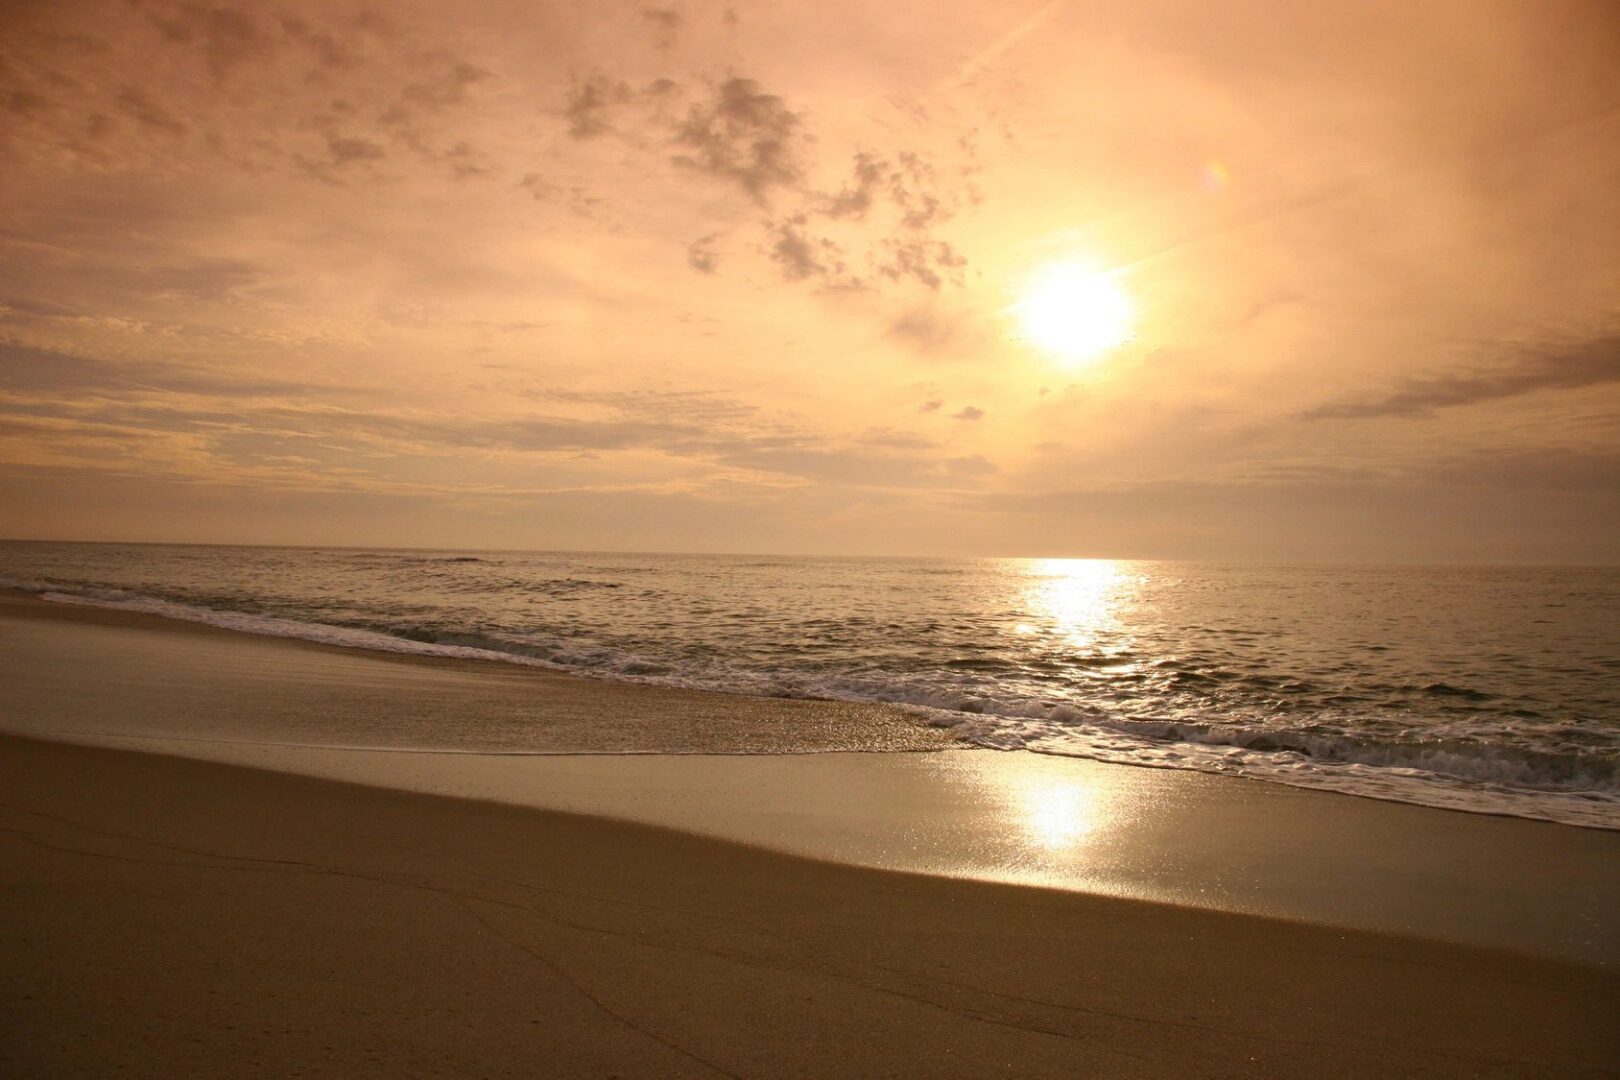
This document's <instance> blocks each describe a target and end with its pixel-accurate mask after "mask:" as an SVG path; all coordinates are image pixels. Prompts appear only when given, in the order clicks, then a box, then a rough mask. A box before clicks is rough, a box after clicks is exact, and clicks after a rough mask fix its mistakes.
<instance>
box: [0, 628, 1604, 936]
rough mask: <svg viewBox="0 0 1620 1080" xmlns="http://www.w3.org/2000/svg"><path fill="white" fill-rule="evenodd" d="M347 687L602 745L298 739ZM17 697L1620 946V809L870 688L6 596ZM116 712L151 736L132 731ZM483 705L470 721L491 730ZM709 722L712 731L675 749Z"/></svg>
mask: <svg viewBox="0 0 1620 1080" xmlns="http://www.w3.org/2000/svg"><path fill="white" fill-rule="evenodd" d="M177 702H185V708H183V709H181V708H177V707H176V703H177ZM773 710H780V711H773ZM334 711H336V712H339V713H341V714H342V715H343V717H344V722H345V723H346V724H348V725H351V726H354V725H359V726H362V727H364V726H365V725H368V724H374V725H376V726H377V727H376V729H377V730H382V731H387V732H388V733H389V734H390V736H397V735H399V734H400V733H401V732H405V733H409V732H410V731H414V730H427V731H430V732H431V731H433V730H434V725H440V726H442V725H443V724H444V723H445V718H446V717H454V716H460V717H461V718H462V719H463V720H466V719H467V718H469V717H470V718H471V719H472V720H476V721H478V723H479V724H480V725H481V724H483V722H484V721H485V720H487V719H490V718H493V719H492V720H491V723H494V724H495V725H496V730H497V731H498V730H499V725H501V724H505V723H508V722H509V723H511V724H513V725H517V726H518V727H519V728H521V733H522V734H523V737H524V739H525V740H526V743H525V744H527V741H528V740H532V739H533V738H535V737H537V736H536V730H537V726H538V727H541V728H545V729H547V730H550V729H551V728H553V727H556V728H558V729H559V732H560V734H559V738H562V739H563V740H564V742H563V744H564V745H567V746H570V747H573V746H575V745H576V744H575V743H574V742H573V740H577V739H580V738H589V739H593V740H595V743H594V745H595V746H596V748H597V749H598V750H600V751H602V752H600V753H592V752H590V751H589V750H587V751H586V752H577V751H575V752H570V753H566V754H560V755H555V756H552V755H532V754H527V753H525V754H515V755H502V754H500V753H499V752H495V753H490V752H487V751H486V750H485V749H484V748H483V747H482V746H480V748H479V749H478V750H476V751H474V752H462V753H453V752H443V751H442V749H435V748H434V747H431V746H421V747H416V748H414V749H412V751H411V752H410V753H403V754H402V753H399V752H397V751H395V750H392V749H385V750H359V749H352V748H337V747H333V746H331V745H330V743H328V744H326V745H321V744H320V740H319V739H316V740H314V742H313V743H312V744H311V745H306V746H301V747H300V746H289V745H286V744H287V743H288V742H289V740H290V739H291V738H292V737H293V735H292V734H291V733H292V732H293V731H295V730H306V731H310V732H314V733H316V734H317V735H318V734H319V733H320V732H321V731H323V730H325V729H323V728H321V727H320V726H319V725H320V724H321V723H324V722H325V721H326V720H327V718H328V715H329V714H330V713H332V712H334ZM0 717H4V718H6V721H5V723H4V724H3V726H4V727H5V728H6V729H8V730H10V731H12V732H14V733H16V734H19V735H24V736H27V735H33V736H35V737H46V738H52V737H54V738H57V739H62V738H64V737H66V736H64V734H63V733H64V731H65V730H74V729H78V730H81V731H82V730H86V729H100V730H101V734H99V735H96V736H93V737H88V738H86V737H80V738H79V739H78V740H77V741H79V742H85V741H88V742H92V743H95V744H98V745H104V746H123V747H126V748H130V747H133V748H137V749H141V750H145V751H148V752H150V751H154V750H156V751H159V752H164V753H168V754H174V755H179V756H182V757H187V758H192V759H198V760H209V761H214V762H217V763H222V764H235V765H246V766H252V767H257V768H265V769H271V770H279V771H282V772H289V773H299V774H304V775H309V776H317V777H326V778H329V779H335V780H346V781H353V782H360V783H364V784H368V785H372V786H376V787H380V788H391V789H397V790H402V791H414V792H418V793H421V794H428V795H448V796H454V797H461V798H475V799H487V800H493V801H497V802H504V803H510V804H516V805H522V806H528V807H531V808H536V809H541V810H548V809H549V810H565V811H571V812H575V813H582V814H586V815H590V816H595V817H599V818H606V819H615V820H621V821H632V822H639V823H642V824H650V825H655V826H664V827H671V828H676V829H680V830H683V831H685V832H688V833H693V834H700V835H706V836H710V837H716V838H720V839H723V840H731V841H736V842H742V843H746V844H750V845H753V846H756V847H760V848H763V849H768V850H772V851H777V852H786V853H789V854H796V855H802V856H809V857H813V858H820V859H825V860H829V861H834V862H842V863H845V864H849V865H854V866H864V867H872V868H877V869H888V870H900V871H908V872H916V873H925V874H932V875H935V876H941V877H948V878H963V879H974V880H979V881H992V882H1002V883H1020V884H1033V885H1039V886H1045V887H1054V888H1060V889H1066V890H1070V891H1075V892H1086V893H1094V894H1099V895H1110V896H1116V897H1130V898H1137V899H1146V900H1154V901H1160V902H1168V903H1176V904H1183V905H1191V906H1196V907H1201V908H1206V909H1212V910H1220V911H1229V912H1249V913H1258V914H1264V915H1270V916H1277V917H1283V918H1292V919H1298V920H1302V921H1305V922H1310V923H1315V924H1318V925H1324V926H1341V927H1357V928H1361V929H1366V930H1372V931H1382V932H1394V933H1406V934H1410V935H1414V936H1416V937H1421V938H1427V939H1431V940H1447V941H1454V942H1461V943H1466V944H1474V945H1480V946H1488V947H1492V948H1497V949H1508V950H1514V951H1518V952H1523V953H1527V954H1534V955H1542V956H1548V957H1555V958H1559V959H1564V960H1569V961H1574V962H1582V963H1588V964H1597V965H1607V966H1620V920H1617V919H1616V918H1615V917H1614V915H1613V912H1614V911H1620V833H1614V832H1606V831H1601V830H1593V829H1582V828H1575V827H1571V826H1564V825H1556V824H1550V823H1546V822H1537V821H1531V820H1527V819H1522V818H1513V817H1494V816H1486V815H1478V814H1470V813H1462V812H1457V811H1449V810H1438V809H1431V808H1426V807H1422V806H1416V805H1412V804H1408V803H1398V802H1389V801H1381V800H1374V799H1366V798H1360V797H1355V796H1350V795H1342V794H1336V793H1329V792H1321V791H1311V790H1309V789H1305V788H1297V787H1290V786H1286V785H1280V784H1271V783H1265V782H1261V781H1250V782H1248V783H1235V782H1234V781H1235V780H1237V779H1241V778H1236V777H1228V776H1218V775H1211V774H1207V773H1201V772H1193V771H1181V770H1169V769H1150V768H1132V767H1129V766H1125V765H1117V764H1105V763H1099V762H1093V761H1087V760H1084V759H1075V758H1065V757H1060V756H1048V755H1038V754H1002V753H993V752H990V751H987V750H981V749H968V748H954V749H953V748H951V747H952V744H951V742H950V740H949V739H948V737H945V736H943V735H942V734H941V733H939V732H937V731H934V730H932V729H926V728H921V727H920V725H917V724H915V722H914V721H911V720H910V719H909V718H908V717H906V718H900V723H899V724H897V723H896V720H897V717H896V716H895V715H894V714H892V713H889V712H886V711H885V710H883V709H881V708H880V707H857V708H847V707H845V705H844V704H843V703H827V702H816V701H785V700H781V699H765V698H748V697H742V696H737V695H724V694H712V693H707V692H701V691H673V690H668V689H665V688H660V687H646V686H637V685H632V684H623V683H612V682H607V681H598V680H589V679H581V678H577V677H574V676H571V675H566V674H554V673H550V672H545V671H539V670H533V669H519V668H513V667H510V666H506V665H499V664H489V663H485V662H482V661H465V660H441V659H433V658H427V659H418V658H411V657H401V656H398V655H394V654H366V653H363V652H360V651H357V650H353V649H347V648H336V647H332V646H323V645H319V644H314V643H309V642H304V641H298V640H292V639H280V638H261V637H255V636H250V635H244V634H238V633H234V632H231V631H225V630H219V629H215V628H212V627H206V626H200V625H197V624H189V623H183V622H176V621H173V620H167V619H163V618H160V617H157V616H150V615H144V614H140V613H125V612H117V611H112V612H108V611H105V610H103V609H98V608H91V607H78V606H70V605H57V604H50V603H47V602H45V601H42V600H38V599H35V598H26V599H16V600H13V601H11V602H9V603H8V602H6V599H5V598H4V597H0ZM113 717H117V718H119V719H120V721H121V726H122V729H123V730H124V732H125V734H126V736H127V735H128V733H129V732H131V731H134V732H141V737H139V738H127V737H120V736H119V735H118V733H117V732H118V730H119V727H120V725H115V724H112V723H111V722H110V719H111V718H113ZM762 718H763V726H764V727H765V728H767V729H769V731H770V732H771V734H770V739H769V740H767V741H766V743H765V745H768V746H774V747H776V748H777V750H776V752H769V753H760V752H759V751H758V750H757V749H756V748H755V747H754V746H749V747H747V750H748V751H749V752H741V753H735V754H725V753H722V754H715V753H713V745H714V740H715V739H716V738H720V739H722V740H723V739H726V738H737V737H738V736H737V735H736V732H738V731H744V732H754V731H758V730H759V729H760V728H761V727H762ZM654 721H656V724H657V725H662V726H663V728H667V730H664V731H663V734H662V735H661V736H660V739H661V740H662V744H663V748H662V750H661V751H659V752H654V753H642V754H636V753H624V752H623V749H624V746H625V745H627V744H626V743H625V741H624V739H623V738H621V736H622V735H623V734H624V732H625V731H626V730H629V729H630V728H633V729H634V730H635V733H636V737H637V738H640V739H643V740H644V739H645V738H646V731H647V729H648V727H649V725H651V724H652V723H653V722H654ZM162 725H168V728H167V729H165V728H164V727H162ZM187 725H189V728H188V727H187ZM209 725H218V726H222V727H223V728H224V729H225V730H226V731H227V732H228V733H231V734H232V736H233V737H235V736H237V735H240V734H241V733H242V732H243V731H249V730H252V729H255V728H257V730H259V731H261V732H262V733H264V734H265V736H266V738H264V739H263V741H262V742H259V743H253V742H233V741H229V740H227V741H225V742H181V741H178V740H182V739H186V738H192V737H199V736H200V737H204V738H207V737H210V736H218V735H219V734H220V731H218V730H214V731H211V732H210V731H209V730H208V728H209ZM739 725H740V726H739ZM143 726H144V727H145V728H146V730H145V731H143ZM489 730H490V729H489V728H488V727H487V726H478V727H476V734H477V735H478V738H479V739H480V740H484V739H485V738H486V737H487V736H488V733H489ZM615 732H618V733H619V734H615ZM902 736H903V737H904V738H905V739H913V740H928V741H926V742H921V743H919V742H911V743H901V744H900V745H905V746H907V747H908V748H911V749H926V750H930V751H933V752H928V753H891V752H884V753H865V752H862V751H864V750H866V749H868V748H871V747H873V746H876V747H879V748H882V749H885V750H889V749H893V748H895V746H896V745H897V740H898V739H899V738H900V737H902ZM749 738H750V739H753V740H754V741H755V743H756V744H757V743H759V741H760V739H761V738H762V737H760V736H756V735H750V736H749ZM807 739H808V740H814V741H815V746H816V752H813V753H809V752H799V753H783V752H782V750H783V749H785V748H793V747H797V748H798V749H800V750H801V751H802V750H803V748H804V746H805V744H806V740H807ZM166 740H168V741H166ZM70 741H72V740H71V739H70ZM694 743H695V744H696V745H697V746H699V747H701V748H702V749H704V750H707V751H709V752H703V753H686V752H683V749H682V748H683V746H684V747H692V746H693V745H694ZM590 745H591V744H590V743H587V746H590ZM958 745H959V744H958ZM842 751H850V752H848V753H845V752H842Z"/></svg>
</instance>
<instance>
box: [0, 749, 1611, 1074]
mask: <svg viewBox="0 0 1620 1080" xmlns="http://www.w3.org/2000/svg"><path fill="white" fill-rule="evenodd" d="M0 741H3V743H4V746H5V752H4V753H3V754H0V786H3V788H4V790H5V791H6V795H5V796H4V799H3V800H0V822H3V825H4V829H3V831H0V847H3V848H4V850H5V852H6V855H5V858H4V859H3V860H0V875H3V878H4V881H5V884H6V888H5V889H3V890H0V904H3V905H4V907H5V912H4V915H5V919H6V923H7V926H8V927H9V928H11V932H10V933H8V934H7V935H4V936H3V938H0V958H3V962H0V994H3V995H4V1000H5V1012H6V1015H7V1016H8V1027H9V1028H10V1030H11V1032H12V1035H10V1036H8V1038H7V1039H6V1040H4V1041H3V1043H0V1063H5V1064H6V1065H7V1070H8V1071H12V1072H15V1073H17V1074H18V1075H25V1074H26V1075H36V1074H40V1073H50V1074H56V1073H66V1072H71V1071H75V1070H86V1069H88V1070H109V1069H111V1068H115V1067H129V1068H130V1069H131V1070H132V1071H133V1072H134V1073H135V1074H136V1075H150V1076H156V1075H176V1074H178V1073H183V1072H190V1073H193V1074H196V1073H208V1074H215V1075H218V1074H222V1073H224V1072H229V1073H230V1074H232V1075H244V1076H261V1075H262V1076H269V1075H285V1074H286V1073H287V1072H288V1071H290V1070H292V1069H296V1068H302V1069H306V1070H308V1069H315V1070H316V1071H321V1072H327V1073H344V1074H350V1075H352V1074H355V1073H370V1074H377V1073H395V1074H398V1073H400V1072H402V1071H417V1072H420V1071H423V1070H429V1071H442V1072H451V1073H458V1074H467V1073H478V1074H487V1075H503V1076H504V1075H513V1076H515V1075H534V1074H535V1073H536V1072H545V1073H547V1074H550V1075H559V1074H566V1075H608V1074H613V1073H616V1074H618V1075H626V1076H643V1075H683V1076H684V1075H690V1076H701V1075H729V1076H796V1075H892V1074H905V1075H937V1076H982V1075H1019V1076H1054V1077H1055V1076H1069V1075H1075V1074H1076V1073H1077V1072H1079V1073H1083V1074H1103V1075H1110V1076H1162V1075H1172V1074H1173V1075H1187V1076H1231V1075H1238V1074H1246V1075H1253V1074H1255V1073H1260V1074H1264V1075H1275V1076H1302V1077H1303V1076H1319V1075H1322V1074H1323V1073H1324V1072H1357V1073H1368V1074H1373V1075H1392V1074H1401V1075H1414V1076H1416V1075H1426V1076H1461V1075H1469V1076H1482V1075H1491V1076H1548V1077H1551V1076H1566V1075H1573V1074H1577V1073H1579V1074H1589V1075H1602V1074H1605V1072H1606V1070H1609V1069H1612V1066H1613V1062H1614V1060H1615V1055H1616V1054H1617V1053H1620V1037H1617V1036H1616V1034H1615V1032H1614V1030H1613V1027H1612V1025H1610V1024H1609V1023H1608V1022H1607V1021H1608V1018H1609V1017H1612V1015H1613V1014H1614V1012H1615V1010H1616V1009H1617V1008H1620V977H1617V975H1616V974H1615V973H1614V972H1613V971H1603V970H1600V969H1595V968H1590V967H1582V966H1578V965H1570V964H1566V963H1559V962H1556V961H1551V960H1541V959H1533V958H1528V957H1521V956H1515V955H1512V954H1509V953H1503V952H1500V951H1496V950H1486V949H1478V948H1467V947H1461V946H1456V945H1449V944H1444V943H1438V942H1430V941H1421V940H1417V939H1413V938H1408V937H1400V936H1395V935H1388V934H1373V933H1365V932H1358V931H1346V930H1335V929H1329V928H1323V927H1315V926H1309V925H1306V924H1302V923H1298V922H1291V921H1287V920H1279V919H1269V918H1262V917H1257V916H1252V915H1238V914H1229V913H1221V912H1211V911H1201V910H1196V909H1190V908H1184V907H1176V906H1170V905H1164V904H1156V903H1147V902H1143V901H1134V900H1121V899H1117V898H1112V897H1103V896H1095V895H1088V894H1084V893H1074V892H1065V891H1054V890H1049V889H1039V888H1031V887H1028V886H1010V885H997V884H990V883H985V882H976V881H966V880H961V879H952V878H943V877H932V876H927V875H917V874H898V873H894V872H890V871H879V870H869V869H863V868H859V867H851V866H844V865H838V864H835V863H828V862H822V861H815V860H809V859H803V858H798V857H794V856H791V855H783V854H778V853H775V852H770V851H765V850H762V849H759V848H756V847H749V846H745V845H740V844H734V843H727V842H723V841H718V840H713V839H710V838H706V837H699V836H693V835H690V834H688V833H684V832H678V831H672V830H669V829H662V828H656V827H651V826H647V825H642V824H633V823H624V822H617V821H610V820H605V819H601V818H593V817H587V816H581V815H577V814H567V813H556V812H548V811H544V810H538V809H534V808H529V807H515V806H510V805H503V804H499V803H493V802H472V801H467V800H464V799H449V798H444V797H441V796H431V795H422V794H415V793H410V792H402V791H398V790H389V789H383V788H375V787H366V786H359V785H355V784H351V783H342V782H335V781H331V780H322V779H314V778H309V777H303V776H296V775H292V774H286V773H275V772H269V771H265V770H256V769H247V768H242V767H237V766H231V765H224V764H219V763H210V762H201V761H196V760H190V759H185V758H173V757H165V756H159V755H152V754H143V753H134V752H130V751H122V750H110V749H104V748H94V747H82V746H73V745H68V744H60V743H50V742H44V741H38V740H31V739H18V738H10V737H6V738H4V739H3V740H0Z"/></svg>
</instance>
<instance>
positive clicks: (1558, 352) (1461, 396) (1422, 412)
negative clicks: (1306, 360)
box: [1305, 333, 1620, 420]
mask: <svg viewBox="0 0 1620 1080" xmlns="http://www.w3.org/2000/svg"><path fill="white" fill-rule="evenodd" d="M1613 382H1620V333H1614V334H1606V335H1604V336H1601V337H1596V338H1591V339H1589V340H1586V341H1581V342H1577V343H1574V344H1549V345H1545V346H1542V347H1540V348H1538V349H1527V350H1524V351H1522V352H1521V354H1520V359H1519V362H1518V363H1517V364H1516V365H1514V366H1511V367H1507V368H1501V369H1496V370H1486V371H1473V372H1463V373H1460V374H1455V375H1441V376H1436V377H1431V378H1421V379H1410V380H1408V381H1406V382H1405V383H1402V384H1401V385H1399V386H1398V387H1397V388H1396V389H1395V390H1393V391H1392V392H1390V393H1388V394H1385V395H1383V396H1381V397H1377V398H1370V399H1367V400H1363V401H1346V402H1340V403H1337V404H1332V405H1324V406H1322V407H1320V408H1317V409H1313V410H1311V411H1310V412H1308V413H1306V414H1305V418H1306V419H1308V420H1360V419H1370V418H1376V417H1422V416H1428V415H1430V414H1431V413H1433V412H1434V411H1435V410H1437V409H1449V408H1460V407H1463V406H1468V405H1477V404H1480V403H1482V402H1487V401H1500V400H1502V399H1504V398H1513V397H1520V396H1522V395H1524V394H1533V393H1535V392H1537V391H1540V390H1578V389H1580V388H1582V387H1587V386H1598V385H1602V384H1604V383H1613Z"/></svg>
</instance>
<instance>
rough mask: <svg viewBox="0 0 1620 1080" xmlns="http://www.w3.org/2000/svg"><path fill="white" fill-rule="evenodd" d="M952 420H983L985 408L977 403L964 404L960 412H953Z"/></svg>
mask: <svg viewBox="0 0 1620 1080" xmlns="http://www.w3.org/2000/svg"><path fill="white" fill-rule="evenodd" d="M951 419H952V420H983V419H984V410H983V409H981V408H979V407H978V406H976V405H964V406H962V408H961V410H960V411H959V412H954V413H952V414H951Z"/></svg>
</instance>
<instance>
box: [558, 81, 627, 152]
mask: <svg viewBox="0 0 1620 1080" xmlns="http://www.w3.org/2000/svg"><path fill="white" fill-rule="evenodd" d="M635 96H636V95H635V92H634V91H632V90H631V89H630V84H629V83H627V82H624V81H623V80H618V79H609V78H607V77H606V76H602V75H596V76H593V77H591V78H589V79H586V80H585V81H583V82H581V83H577V84H576V85H575V86H574V88H573V89H572V90H570V91H569V92H568V99H567V102H566V103H565V104H564V106H563V116H564V117H565V118H566V119H567V120H568V134H569V135H571V136H573V137H574V138H576V139H594V138H596V137H597V136H600V135H606V134H608V133H609V132H611V131H612V130H613V125H612V124H611V123H609V122H608V117H609V116H611V115H612V114H613V113H614V112H615V111H616V110H618V109H620V108H622V107H623V106H625V105H628V104H629V103H630V102H632V101H634V100H635Z"/></svg>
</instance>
